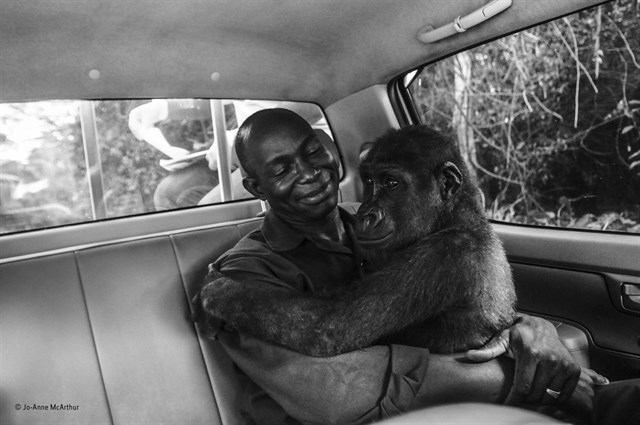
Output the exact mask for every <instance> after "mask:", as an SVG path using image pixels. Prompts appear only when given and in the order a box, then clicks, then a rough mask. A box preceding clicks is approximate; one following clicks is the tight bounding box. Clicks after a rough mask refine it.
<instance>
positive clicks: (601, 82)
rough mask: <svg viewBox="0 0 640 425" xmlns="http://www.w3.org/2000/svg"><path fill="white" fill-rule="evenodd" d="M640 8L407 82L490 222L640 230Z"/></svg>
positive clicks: (548, 31) (442, 65)
mask: <svg viewBox="0 0 640 425" xmlns="http://www.w3.org/2000/svg"><path fill="white" fill-rule="evenodd" d="M639 15H640V12H639V9H638V4H637V2H635V1H630V0H629V1H618V2H613V3H608V4H606V5H603V6H600V7H597V8H594V9H591V10H587V11H583V12H581V13H579V14H575V15H572V16H569V17H566V18H562V19H559V20H556V21H553V22H550V23H547V24H544V25H541V26H538V27H535V28H531V29H528V30H526V31H523V32H520V33H518V34H515V35H511V36H508V37H505V38H502V39H500V40H497V41H494V42H491V43H488V44H486V45H483V46H480V47H477V48H474V49H472V50H469V51H465V52H462V53H460V54H458V55H456V56H453V57H450V58H448V59H446V60H443V61H440V62H438V63H436V64H434V65H430V66H427V67H426V68H425V69H424V70H423V71H422V72H421V73H420V74H419V76H418V78H416V79H415V80H414V82H413V83H411V85H410V86H409V87H408V89H409V91H410V94H411V96H412V98H413V101H414V103H415V106H416V110H417V111H418V113H419V114H420V116H421V119H422V120H423V122H424V123H427V124H429V125H432V126H434V127H436V128H438V129H439V130H440V131H444V132H445V133H447V134H449V135H450V136H452V137H453V138H455V139H456V140H457V141H458V142H459V144H460V146H461V148H462V150H463V154H464V155H465V157H466V159H467V161H468V162H469V164H470V165H471V168H472V169H473V170H474V171H475V174H476V177H477V179H478V182H479V184H480V186H481V188H482V191H483V193H484V196H485V201H486V202H485V204H486V209H487V213H488V216H489V217H490V218H491V219H495V220H500V221H506V222H513V223H523V224H533V225H544V226H559V227H571V228H585V229H594V230H609V231H626V232H640V24H639V22H640V16H639Z"/></svg>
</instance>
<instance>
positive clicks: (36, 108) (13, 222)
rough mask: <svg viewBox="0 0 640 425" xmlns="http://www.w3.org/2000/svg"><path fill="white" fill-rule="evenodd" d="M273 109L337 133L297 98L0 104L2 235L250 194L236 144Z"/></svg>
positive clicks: (0, 225) (175, 207) (233, 198)
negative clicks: (247, 123)
mask: <svg viewBox="0 0 640 425" xmlns="http://www.w3.org/2000/svg"><path fill="white" fill-rule="evenodd" d="M272 107H283V108H288V109H291V110H294V111H296V112H297V113H299V114H300V115H301V116H303V117H304V118H306V119H307V120H308V121H309V122H310V123H311V124H312V126H313V127H314V128H316V129H320V130H323V131H324V132H325V133H327V135H328V136H329V137H330V136H331V133H330V131H329V128H328V126H327V122H326V120H325V118H324V115H323V114H322V111H321V110H320V108H319V107H318V106H316V105H312V104H306V103H296V102H282V101H255V100H220V99H216V100H209V99H148V100H102V101H39V102H28V103H4V104H0V233H10V232H16V231H24V230H33V229H40V228H46V227H51V226H58V225H64V224H70V223H79V222H86V221H92V220H99V219H107V218H115V217H122V216H128V215H135V214H142V213H149V212H156V211H163V210H171V209H177V208H184V207H193V206H197V205H203V204H211V203H219V202H226V201H232V200H241V199H247V198H251V197H252V196H251V195H250V194H249V193H248V192H246V191H245V190H244V188H243V186H242V181H241V180H242V176H241V174H240V170H239V169H238V161H237V157H236V156H235V152H234V150H233V140H234V138H235V133H236V132H237V129H238V125H239V124H242V122H243V121H244V120H245V119H246V118H247V117H248V116H250V115H251V114H253V113H254V112H256V111H258V110H261V109H265V108H272ZM219 140H220V141H224V142H225V143H222V144H221V145H220V146H218V143H217V142H218V141H219ZM329 141H330V139H329ZM87 170H89V172H87ZM221 179H222V182H223V183H222V184H220V181H221Z"/></svg>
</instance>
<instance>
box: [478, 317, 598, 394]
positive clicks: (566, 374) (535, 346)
mask: <svg viewBox="0 0 640 425" xmlns="http://www.w3.org/2000/svg"><path fill="white" fill-rule="evenodd" d="M502 354H505V355H506V356H508V357H510V358H512V359H514V360H515V363H516V364H515V374H514V383H513V386H512V387H511V391H510V392H509V394H508V395H507V399H506V400H505V403H506V404H519V403H526V404H533V405H541V404H548V405H552V404H555V403H565V402H567V401H568V400H569V398H570V397H571V395H572V394H573V392H574V389H576V386H577V385H578V382H579V381H580V378H581V371H582V369H581V367H580V365H578V363H577V362H576V361H575V359H574V358H573V356H571V353H569V351H568V350H567V349H566V348H565V347H564V345H562V343H561V342H560V339H559V338H558V333H557V332H556V329H555V327H554V326H553V325H552V324H551V323H550V322H548V321H547V320H544V319H541V318H537V317H532V316H528V315H520V317H519V318H518V320H517V321H516V323H515V324H514V325H513V326H511V327H510V328H508V329H506V330H504V331H503V332H502V333H501V334H500V335H498V336H497V337H496V338H494V339H492V340H491V341H490V342H489V343H488V344H487V345H486V346H484V347H483V348H481V349H478V350H471V351H468V352H467V354H466V357H467V359H469V360H471V361H475V362H484V361H487V360H490V359H493V358H495V357H497V356H500V355H502ZM585 370H587V369H585ZM588 376H589V377H590V379H589V381H593V382H595V383H598V384H602V383H606V382H607V379H606V378H604V377H602V376H600V375H598V374H597V373H596V372H593V371H589V372H588ZM585 379H586V378H585Z"/></svg>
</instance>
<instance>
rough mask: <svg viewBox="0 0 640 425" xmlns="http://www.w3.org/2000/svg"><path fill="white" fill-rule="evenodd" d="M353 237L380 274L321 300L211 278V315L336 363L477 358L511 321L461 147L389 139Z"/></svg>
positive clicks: (375, 153)
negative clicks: (378, 347)
mask: <svg viewBox="0 0 640 425" xmlns="http://www.w3.org/2000/svg"><path fill="white" fill-rule="evenodd" d="M360 173H361V177H362V180H363V183H364V184H365V198H366V200H365V201H364V203H363V204H362V205H361V207H360V209H359V210H358V214H357V218H358V225H357V228H356V234H357V235H358V241H359V242H360V245H361V246H362V247H363V248H364V249H365V251H366V252H367V253H368V255H367V258H369V260H370V264H371V265H374V266H375V270H374V271H372V272H371V273H370V274H367V275H366V276H365V278H364V279H363V280H361V281H355V282H352V283H351V284H349V285H345V287H344V289H343V290H340V291H339V292H336V293H333V294H330V295H325V296H320V295H318V294H315V295H312V294H300V293H294V292H283V291H274V290H273V288H268V287H265V286H266V285H260V284H253V283H251V282H235V281H232V280H231V279H227V278H225V277H223V276H222V275H221V274H219V273H217V272H215V271H212V272H211V273H210V275H209V277H208V279H209V281H210V280H213V279H221V280H219V281H217V282H216V283H215V284H214V285H209V286H208V287H206V288H205V290H204V291H203V294H202V297H203V298H204V299H205V305H206V307H205V308H206V310H207V311H208V312H209V313H210V314H212V315H214V316H216V317H219V318H221V319H223V320H224V321H226V322H227V323H228V324H229V325H231V326H232V327H234V328H236V329H238V330H240V331H241V332H245V333H248V334H251V335H254V336H256V337H259V338H261V339H263V340H266V341H268V342H271V343H274V344H278V345H281V346H284V347H287V348H290V349H292V350H295V351H298V352H301V353H304V354H308V355H313V356H331V355H336V354H339V353H343V352H347V351H352V350H354V349H359V348H364V347H367V346H370V345H372V344H377V343H385V344H387V343H396V344H406V345H413V346H420V347H428V348H429V349H430V350H431V351H432V352H435V353H451V352H458V351H463V350H467V349H470V348H477V347H480V346H482V345H483V344H485V343H486V342H487V341H488V340H489V339H490V338H491V337H492V336H493V335H495V334H496V333H497V332H499V331H501V330H503V329H504V328H506V327H508V326H509V325H511V324H512V322H513V320H514V319H515V312H514V304H515V299H516V297H515V291H514V288H513V282H512V278H511V270H510V267H509V264H508V262H507V259H506V256H505V252H504V249H503V247H502V244H501V242H500V240H499V239H498V238H497V236H496V235H495V234H494V233H493V231H492V229H491V226H490V224H489V223H488V221H487V220H486V218H485V216H484V212H483V210H482V205H481V202H480V199H479V189H478V187H477V186H476V185H475V184H474V182H473V181H472V179H471V178H470V175H469V172H468V170H467V168H466V166H465V164H464V162H463V160H462V158H461V155H460V151H459V150H458V148H457V146H456V145H455V143H453V141H451V140H449V139H447V138H445V137H443V136H442V135H440V134H439V133H437V132H435V131H433V130H431V129H429V128H427V127H425V126H413V127H407V128H404V129H401V130H397V131H390V132H389V133H387V134H386V135H384V136H382V137H381V138H379V139H378V140H377V141H375V142H374V143H373V144H372V148H371V149H370V150H369V151H368V152H367V153H366V156H365V158H364V160H363V162H362V164H361V167H360Z"/></svg>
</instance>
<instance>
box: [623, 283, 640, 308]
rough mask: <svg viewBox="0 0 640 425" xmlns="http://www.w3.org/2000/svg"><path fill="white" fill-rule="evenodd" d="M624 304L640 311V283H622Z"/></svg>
mask: <svg viewBox="0 0 640 425" xmlns="http://www.w3.org/2000/svg"><path fill="white" fill-rule="evenodd" d="M622 305H623V306H624V307H625V308H628V309H629V310H634V311H640V285H635V284H633V283H623V284H622Z"/></svg>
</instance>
